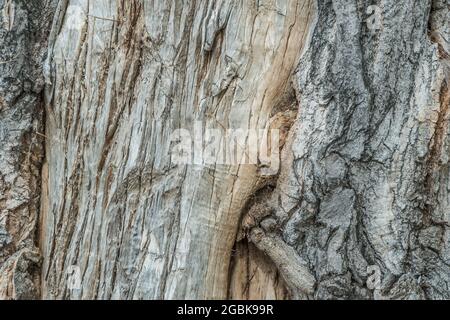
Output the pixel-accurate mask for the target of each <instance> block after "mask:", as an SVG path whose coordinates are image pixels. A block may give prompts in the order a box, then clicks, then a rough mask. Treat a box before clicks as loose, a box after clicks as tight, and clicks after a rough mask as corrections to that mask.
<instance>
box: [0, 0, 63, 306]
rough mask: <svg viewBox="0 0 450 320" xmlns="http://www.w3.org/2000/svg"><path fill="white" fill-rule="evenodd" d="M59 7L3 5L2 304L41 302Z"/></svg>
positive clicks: (38, 3) (0, 87)
mask: <svg viewBox="0 0 450 320" xmlns="http://www.w3.org/2000/svg"><path fill="white" fill-rule="evenodd" d="M53 7H54V1H49V0H48V1H44V0H40V1H29V2H28V1H11V0H1V1H0V9H1V10H0V299H22V298H36V297H38V296H39V278H40V269H39V261H40V255H39V251H38V249H37V247H36V242H37V239H36V236H35V233H36V228H37V220H38V213H39V197H40V187H41V182H40V169H41V164H42V159H43V157H44V146H43V137H42V133H43V131H44V113H43V109H44V107H43V101H42V89H43V87H44V77H43V75H42V60H43V58H44V55H45V53H46V51H47V50H46V48H47V45H46V34H48V29H49V27H50V24H51V19H52V12H53Z"/></svg>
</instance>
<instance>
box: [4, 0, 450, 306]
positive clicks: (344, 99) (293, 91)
mask: <svg viewBox="0 0 450 320" xmlns="http://www.w3.org/2000/svg"><path fill="white" fill-rule="evenodd" d="M13 2H17V3H19V2H20V1H13ZM55 2H56V1H55ZM57 2H58V7H57V8H55V5H54V3H53V2H51V3H52V4H51V5H48V4H47V2H45V1H34V2H33V3H34V4H41V5H40V6H36V8H39V10H37V9H36V8H34V7H33V6H31V7H29V8H28V9H27V10H28V11H29V10H37V11H36V16H39V17H41V16H42V15H44V13H45V14H50V13H53V11H55V12H56V13H55V16H54V17H53V19H47V20H46V21H52V20H53V27H52V30H51V32H48V31H46V27H44V26H42V25H36V26H34V29H35V30H42V32H40V33H39V34H38V35H35V37H36V38H37V39H35V38H33V37H32V36H28V37H31V38H21V36H20V33H17V35H18V36H15V34H11V31H5V29H2V30H1V32H2V37H3V33H4V34H9V35H10V38H8V37H3V38H1V39H0V44H1V46H0V48H1V50H2V52H1V55H0V56H1V59H2V60H8V59H7V58H8V57H9V55H10V53H8V54H7V55H6V58H5V57H4V55H5V54H4V53H3V50H4V49H3V48H7V51H8V50H9V51H10V52H13V51H14V48H16V47H17V48H18V50H19V51H20V52H21V54H22V55H23V56H25V54H26V55H29V56H30V57H32V58H33V59H30V60H25V59H23V57H22V60H19V61H20V63H16V64H14V65H11V64H8V63H6V64H3V62H2V65H0V70H6V72H7V73H6V76H4V74H5V73H4V74H0V85H1V87H0V90H1V91H0V99H2V100H0V108H1V109H0V112H1V113H0V126H1V127H0V128H7V131H8V132H9V133H8V135H6V136H5V135H3V136H1V137H0V138H1V139H0V141H1V142H2V148H1V149H0V170H1V174H2V175H1V176H0V190H1V195H0V196H1V198H0V210H1V211H0V214H1V216H0V268H1V270H2V273H1V274H0V298H20V297H28V296H36V295H37V294H38V291H39V289H40V291H41V297H42V298H46V299H55V298H56V299H89V298H90V299H155V298H160V299H174V298H181V299H182V298H187V299H198V298H200V299H202V298H206V299H216V298H231V299H288V298H291V299H354V298H363V299H373V298H374V299H414V298H416V299H417V298H419V299H425V298H427V299H442V298H447V299H448V298H450V289H449V285H450V248H449V244H450V241H449V240H450V239H449V218H450V216H449V215H450V196H449V191H450V181H449V174H450V172H449V163H448V161H449V159H448V156H449V154H450V153H449V152H450V150H449V137H450V133H449V132H448V125H449V123H448V121H449V114H448V113H449V111H448V107H449V99H450V93H449V87H448V81H449V70H450V69H449V66H450V60H449V52H450V44H449V39H450V27H449V21H450V8H449V6H450V3H449V2H448V1H447V0H433V1H432V0H421V1H412V0H411V1H410V0H404V1H398V0H397V1H396V0H380V1H369V0H320V1H313V0H259V1H244V0H242V1H233V0H221V1H193V0H192V1H191V0H189V1H188V0H186V1H181V0H174V1H162V0H98V1H97V0H96V1H88V0H61V1H57ZM374 2H375V3H374ZM4 3H5V1H3V2H2V1H1V0H0V4H4ZM20 3H21V4H22V2H20ZM43 3H46V4H47V5H44V4H43ZM373 4H375V5H377V6H378V8H381V19H382V20H381V23H380V25H379V26H378V27H379V28H375V29H374V28H373V25H371V24H370V23H369V22H368V20H367V19H369V18H370V13H368V11H367V9H368V7H369V6H371V5H373ZM33 8H34V9H33ZM45 8H47V9H48V11H47V9H45ZM24 10H25V9H24ZM27 10H25V11H24V12H27ZM8 12H9V11H8ZM16 15H17V13H16ZM25 16H26V14H24V15H23V17H25ZM3 19H4V17H3ZM24 19H25V18H24ZM42 20H44V19H42ZM24 21H25V20H24ZM23 23H25V22H23ZM3 25H5V24H3ZM20 25H21V24H20V23H19V24H18V25H17V28H19V26H20ZM3 28H4V27H3ZM47 35H48V38H49V43H48V59H47V60H46V62H45V64H44V63H43V60H44V54H45V52H44V51H43V50H42V47H43V45H44V44H45V45H47V44H46V43H45V39H46V38H47ZM23 37H25V36H23ZM8 39H12V40H8ZM17 39H21V41H22V42H17V43H16V42H15V41H16V40H17ZM8 41H12V42H8ZM34 44H36V45H34ZM30 48H33V49H30ZM11 49H13V50H11ZM23 68H25V69H26V70H31V71H30V72H31V74H32V77H31V79H32V82H35V83H36V87H35V89H33V90H30V89H22V88H28V87H29V86H28V85H26V80H27V79H28V78H29V77H30V76H28V75H27V76H24V75H23V73H22V72H19V70H22V69H23ZM42 68H43V69H44V73H45V78H46V87H45V160H44V164H43V168H42V170H41V173H42V175H41V179H39V178H38V175H39V169H40V167H41V162H42V158H43V150H42V148H41V147H40V146H41V144H40V143H41V142H42V140H39V139H40V137H41V136H40V135H38V134H33V133H35V132H41V131H42V130H43V126H44V123H43V122H44V117H43V115H42V112H41V111H40V109H39V108H40V103H41V98H40V97H41V93H42V92H41V91H42V88H43V81H42V75H41V74H42ZM11 79H13V81H14V83H19V85H17V86H18V87H17V88H16V87H15V86H13V82H11V81H12V80H11ZM10 82H11V83H10ZM33 88H34V87H33ZM30 91H31V92H30ZM14 97H20V99H17V98H14ZM19 111H20V113H19V114H20V115H21V116H19V117H18V116H17V114H18V112H19ZM196 121H198V122H200V123H202V125H203V127H206V128H216V129H218V130H220V131H224V130H225V128H241V129H248V128H250V129H251V128H261V129H262V128H267V127H271V128H272V129H276V128H281V129H282V131H283V134H282V138H281V139H282V140H283V141H282V143H281V145H282V146H283V148H282V150H281V169H280V171H279V173H278V174H277V175H276V176H273V177H266V176H264V175H263V174H262V172H263V168H261V166H258V165H250V164H241V165H214V164H205V163H196V164H192V165H177V164H174V163H173V162H172V160H173V159H172V158H171V157H172V156H171V151H172V150H171V148H172V147H173V142H171V141H170V139H171V134H173V132H174V131H175V129H178V128H186V129H190V130H191V132H194V123H195V122H196ZM17 125H19V128H20V131H17V132H16V131H15V129H17ZM12 132H14V134H13V133H12ZM0 133H1V131H0ZM285 136H286V137H285ZM244 141H246V143H247V144H249V145H250V144H252V141H251V140H250V137H244ZM195 142H196V143H198V141H195ZM3 144H5V145H7V146H8V147H3ZM21 150H29V151H30V152H28V154H29V155H30V154H31V155H32V157H31V158H26V157H25V156H23V155H22V151H21ZM197 156H198V155H197ZM30 159H31V160H30ZM195 160H198V159H195ZM23 164H24V165H26V168H21V167H20V166H21V165H23ZM41 189H42V192H41ZM40 192H41V199H40V216H39V221H40V222H39V227H38V228H36V221H37V219H38V210H37V207H38V206H39V193H40ZM19 199H20V200H19ZM36 234H39V237H38V239H37V238H36ZM37 244H38V246H39V250H38V249H37V248H36V245H37ZM38 251H40V252H38ZM39 253H40V255H41V256H42V260H43V262H42V266H41V270H40V272H41V275H40V276H41V277H40V282H41V284H39V278H38V277H37V276H36V275H37V272H38V270H37V269H38V267H39V266H40V265H39V263H38V261H39ZM374 266H375V267H377V268H379V270H380V271H381V280H382V281H381V287H380V288H377V289H376V290H372V289H373V288H369V287H368V285H367V280H368V276H369V271H368V270H370V268H371V267H374ZM72 267H77V268H79V270H80V276H81V281H80V284H81V286H80V288H79V289H74V288H72V287H70V283H69V277H68V273H69V271H70V270H71V269H72ZM3 271H5V272H3ZM14 279H17V280H14ZM31 283H34V285H31ZM15 286H22V288H23V287H27V288H28V289H27V290H24V291H20V290H22V289H20V290H19V291H20V294H17V292H16V291H17V289H14V288H15Z"/></svg>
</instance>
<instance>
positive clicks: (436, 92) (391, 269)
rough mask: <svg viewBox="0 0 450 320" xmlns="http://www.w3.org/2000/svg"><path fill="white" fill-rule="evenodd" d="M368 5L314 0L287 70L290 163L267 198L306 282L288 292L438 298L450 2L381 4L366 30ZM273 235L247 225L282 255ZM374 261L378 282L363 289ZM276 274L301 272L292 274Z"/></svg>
mask: <svg viewBox="0 0 450 320" xmlns="http://www.w3.org/2000/svg"><path fill="white" fill-rule="evenodd" d="M371 4H373V2H372V1H352V0H345V1H320V2H318V7H317V20H316V24H315V27H314V32H313V35H312V38H311V42H310V43H308V45H307V47H308V50H307V52H306V53H305V55H304V56H303V57H302V59H301V62H300V65H299V68H298V72H297V73H296V77H295V78H296V87H297V90H298V97H299V101H300V113H299V118H298V121H297V122H296V124H295V127H294V130H295V131H294V133H293V135H292V142H291V143H292V147H291V148H290V150H289V151H286V150H285V151H286V152H288V153H289V155H288V156H289V157H292V162H291V163H289V161H288V163H286V162H285V163H284V164H285V167H284V169H283V172H282V175H281V177H280V179H279V181H278V187H277V188H276V190H275V191H274V193H273V195H272V196H273V199H272V200H273V202H274V203H277V207H276V214H275V215H276V216H277V217H278V221H279V223H280V224H281V225H282V226H283V231H282V238H283V240H284V242H283V243H285V244H288V245H289V246H290V247H292V248H295V250H296V252H297V253H298V258H299V261H301V262H300V264H301V265H302V266H303V267H304V268H305V267H306V272H308V271H309V273H310V274H309V275H307V276H306V277H305V279H307V278H310V276H313V278H310V279H314V280H315V283H314V286H313V287H311V283H310V282H308V281H306V282H305V283H300V284H298V283H297V284H295V283H294V284H293V285H291V289H292V290H293V292H294V294H295V293H297V296H299V297H311V298H316V299H327V298H343V299H344V298H345V299H349V298H379V299H382V298H390V299H394V298H395V299H408V298H430V299H442V298H446V299H448V298H450V291H449V284H450V265H449V262H450V260H449V259H450V248H449V228H448V227H449V223H448V221H449V212H450V207H449V204H450V198H449V192H448V191H449V186H450V184H449V170H448V169H449V166H448V155H449V133H448V106H449V87H448V63H449V60H448V58H449V55H448V53H449V43H448V39H449V25H448V23H449V3H448V2H447V1H433V2H431V1H381V2H379V3H377V4H378V5H379V6H380V8H381V9H382V23H381V25H380V29H379V30H375V31H374V30H370V28H368V24H367V23H366V22H365V19H366V17H367V16H368V15H367V14H366V12H367V11H366V9H367V8H368V6H369V5H371ZM446 39H447V40H446ZM290 152H292V154H291V153H290ZM273 239H276V241H280V239H277V238H276V236H274V235H271V234H270V233H269V234H267V233H265V231H263V230H262V229H258V230H256V232H255V240H254V242H255V243H261V241H264V242H263V243H262V244H261V245H260V247H261V248H262V249H263V250H266V251H268V254H269V255H271V256H273V258H274V260H275V262H276V263H277V262H278V263H281V262H282V259H284V258H283V257H280V258H278V257H276V256H275V255H274V254H273V253H272V254H271V253H270V252H271V251H272V252H273V251H274V248H275V249H277V250H276V251H275V253H276V254H280V252H281V253H282V252H285V251H286V250H287V249H286V248H283V246H284V245H283V246H278V245H275V247H274V244H273V241H274V240H273ZM280 259H281V260H280ZM277 260H278V261H277ZM373 266H375V267H376V268H379V270H380V271H381V284H380V286H379V287H378V288H375V290H370V289H369V288H368V286H367V283H366V282H367V280H368V276H369V275H370V272H369V270H370V268H373ZM285 278H286V282H287V283H289V282H294V281H295V280H298V279H299V278H298V276H297V275H296V274H295V273H292V270H287V273H286V274H285ZM311 289H312V290H311Z"/></svg>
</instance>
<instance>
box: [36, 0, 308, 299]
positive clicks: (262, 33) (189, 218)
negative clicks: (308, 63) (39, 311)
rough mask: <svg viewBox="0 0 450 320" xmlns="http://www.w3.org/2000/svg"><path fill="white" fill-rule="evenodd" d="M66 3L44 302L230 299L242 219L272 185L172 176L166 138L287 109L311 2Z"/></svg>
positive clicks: (46, 215)
mask: <svg viewBox="0 0 450 320" xmlns="http://www.w3.org/2000/svg"><path fill="white" fill-rule="evenodd" d="M67 5H68V6H67V9H66V10H65V13H66V14H65V18H64V19H63V20H62V24H61V25H60V26H56V28H57V31H56V33H57V34H58V36H57V37H56V39H55V40H56V41H55V43H54V44H51V48H52V53H51V56H52V60H51V61H50V68H49V79H48V82H49V83H52V86H49V87H48V94H47V98H48V101H47V102H48V104H47V110H46V111H47V123H46V126H47V127H46V135H47V137H48V140H47V144H46V146H47V148H46V152H47V153H46V154H47V158H46V169H45V170H44V172H46V173H47V172H48V177H45V178H44V181H48V183H46V185H44V188H45V191H44V197H43V199H42V202H43V208H44V210H43V211H42V214H43V219H42V224H41V232H42V234H43V236H42V251H43V256H44V263H43V270H42V272H43V279H42V280H43V286H42V289H43V297H44V298H101V299H109V298H114V299H118V298H120V299H131V298H134V299H140V298H147V299H151V298H165V299H169V298H209V299H211V298H226V297H227V294H228V287H229V285H228V279H229V275H228V273H229V264H230V257H231V251H232V248H233V246H234V243H235V237H236V232H237V229H238V227H239V221H240V215H241V210H242V208H243V207H244V205H245V204H246V202H247V199H248V198H249V196H250V195H251V194H252V193H253V192H254V191H255V190H257V189H259V188H260V187H261V186H262V185H263V184H265V183H266V182H265V181H264V179H263V178H261V177H259V175H258V171H257V169H258V168H257V167H256V166H254V165H233V166H225V165H218V166H215V165H188V166H181V165H178V166H175V165H173V164H171V161H170V160H171V158H170V141H169V139H170V135H171V134H172V132H173V131H174V130H175V129H177V128H188V129H189V128H192V127H193V123H194V121H201V123H203V125H204V126H205V127H208V128H216V129H219V130H222V128H223V127H225V128H244V129H245V128H265V127H266V124H267V122H268V120H269V118H270V117H271V116H275V115H274V114H272V110H274V109H275V108H278V109H279V110H280V111H285V110H284V107H289V106H290V105H291V104H292V102H290V104H288V105H287V106H283V105H277V104H280V103H283V102H284V101H283V99H279V98H280V97H282V93H283V92H285V91H286V92H289V90H291V89H290V82H289V81H290V77H291V75H292V71H293V70H294V68H295V66H296V64H297V62H298V59H299V56H300V53H301V49H302V45H303V43H304V40H305V39H306V36H307V31H308V29H307V27H308V25H309V21H310V19H311V18H312V15H311V2H310V1H256V2H252V1H210V2H208V1H168V2H167V1H144V2H140V1H111V0H102V1H69V2H68V3H67ZM80 7H81V8H82V10H79V9H77V8H80ZM74 21H76V22H78V23H79V25H74ZM51 91H53V92H51ZM47 179H48V180H47ZM71 266H79V267H80V269H81V274H82V279H81V282H82V287H81V289H80V290H68V287H67V271H68V268H70V267H71Z"/></svg>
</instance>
